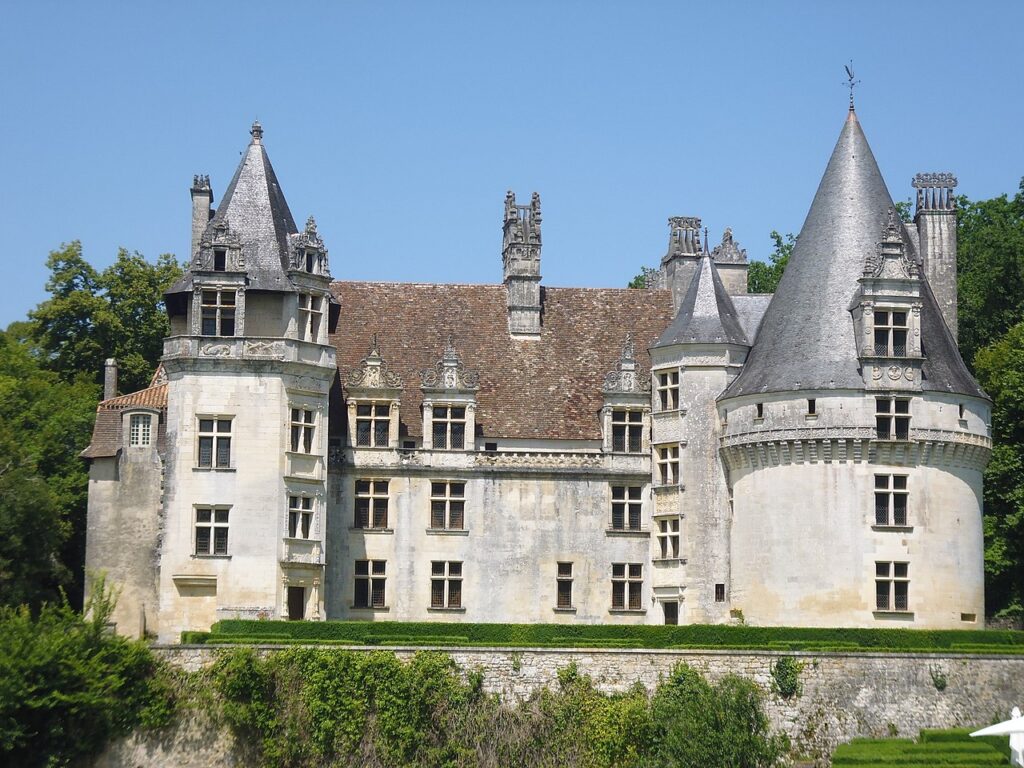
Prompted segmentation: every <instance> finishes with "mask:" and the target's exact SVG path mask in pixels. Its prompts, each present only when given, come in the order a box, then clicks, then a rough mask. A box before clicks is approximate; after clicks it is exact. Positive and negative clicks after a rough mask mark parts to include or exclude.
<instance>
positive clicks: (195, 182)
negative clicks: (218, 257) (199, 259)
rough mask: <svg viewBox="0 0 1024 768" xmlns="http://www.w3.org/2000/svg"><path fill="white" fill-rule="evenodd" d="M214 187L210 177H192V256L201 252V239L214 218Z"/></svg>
mask: <svg viewBox="0 0 1024 768" xmlns="http://www.w3.org/2000/svg"><path fill="white" fill-rule="evenodd" d="M212 204H213V189H212V188H211V187H210V177H209V176H204V175H197V176H193V177H192V258H193V259H194V258H195V257H196V254H198V253H199V241H200V240H202V238H203V232H205V231H206V225H207V224H209V223H210V219H212V218H213V209H212V208H211V205H212Z"/></svg>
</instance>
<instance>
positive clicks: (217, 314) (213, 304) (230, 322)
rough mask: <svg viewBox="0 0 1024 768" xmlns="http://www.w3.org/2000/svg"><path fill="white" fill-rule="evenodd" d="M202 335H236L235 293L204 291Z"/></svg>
mask: <svg viewBox="0 0 1024 768" xmlns="http://www.w3.org/2000/svg"><path fill="white" fill-rule="evenodd" d="M202 301H203V305H202V319H203V322H202V335H203V336H234V335H235V292H234V291H222V290H204V291H203V297H202Z"/></svg>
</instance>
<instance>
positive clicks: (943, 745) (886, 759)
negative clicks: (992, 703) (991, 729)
mask: <svg viewBox="0 0 1024 768" xmlns="http://www.w3.org/2000/svg"><path fill="white" fill-rule="evenodd" d="M969 733H970V731H969V730H968V729H952V730H941V731H939V730H925V731H921V734H920V738H919V740H918V741H916V742H914V741H910V740H908V739H854V740H853V741H851V742H850V743H849V744H842V745H840V746H839V747H837V748H836V751H835V753H834V754H833V755H832V765H833V768H853V766H858V767H859V766H864V768H895V767H896V766H915V765H916V766H942V768H989V767H990V766H1000V765H1009V761H1008V759H1007V757H1008V753H1009V750H1008V747H1007V746H1006V743H1007V739H1006V737H1005V736H1004V737H1002V738H1001V739H999V741H1001V742H1002V743H1001V744H1000V743H997V742H996V741H992V740H991V739H972V738H971V737H970V735H969Z"/></svg>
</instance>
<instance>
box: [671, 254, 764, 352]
mask: <svg viewBox="0 0 1024 768" xmlns="http://www.w3.org/2000/svg"><path fill="white" fill-rule="evenodd" d="M673 344H743V345H749V344H750V342H749V341H747V336H746V334H745V333H744V332H743V328H742V326H741V325H740V322H739V319H738V318H737V315H736V307H734V306H733V303H732V299H731V298H729V293H728V291H726V290H725V286H724V285H723V284H722V278H721V277H719V275H718V269H717V268H716V267H715V263H714V261H713V260H712V259H711V256H710V255H709V254H708V252H707V251H706V250H705V251H704V253H703V255H702V256H701V259H700V263H699V264H698V266H697V269H696V270H695V271H694V273H693V279H691V280H690V287H689V288H687V289H686V295H685V296H684V297H683V300H682V302H681V303H680V305H679V311H678V312H677V313H676V316H675V319H674V320H673V321H672V324H671V325H669V327H668V328H666V329H665V331H664V333H662V334H661V336H660V337H658V341H657V342H656V343H655V344H654V347H669V346H672V345H673Z"/></svg>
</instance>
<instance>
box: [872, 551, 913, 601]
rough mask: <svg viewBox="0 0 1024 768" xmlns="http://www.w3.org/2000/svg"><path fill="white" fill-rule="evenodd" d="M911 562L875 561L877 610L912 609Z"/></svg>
mask: <svg viewBox="0 0 1024 768" xmlns="http://www.w3.org/2000/svg"><path fill="white" fill-rule="evenodd" d="M908 568H909V563H878V562H876V563H875V610H878V611H908V610H910V608H909V605H910V603H909V602H908V597H907V593H908V590H909V587H910V579H909V576H908Z"/></svg>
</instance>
